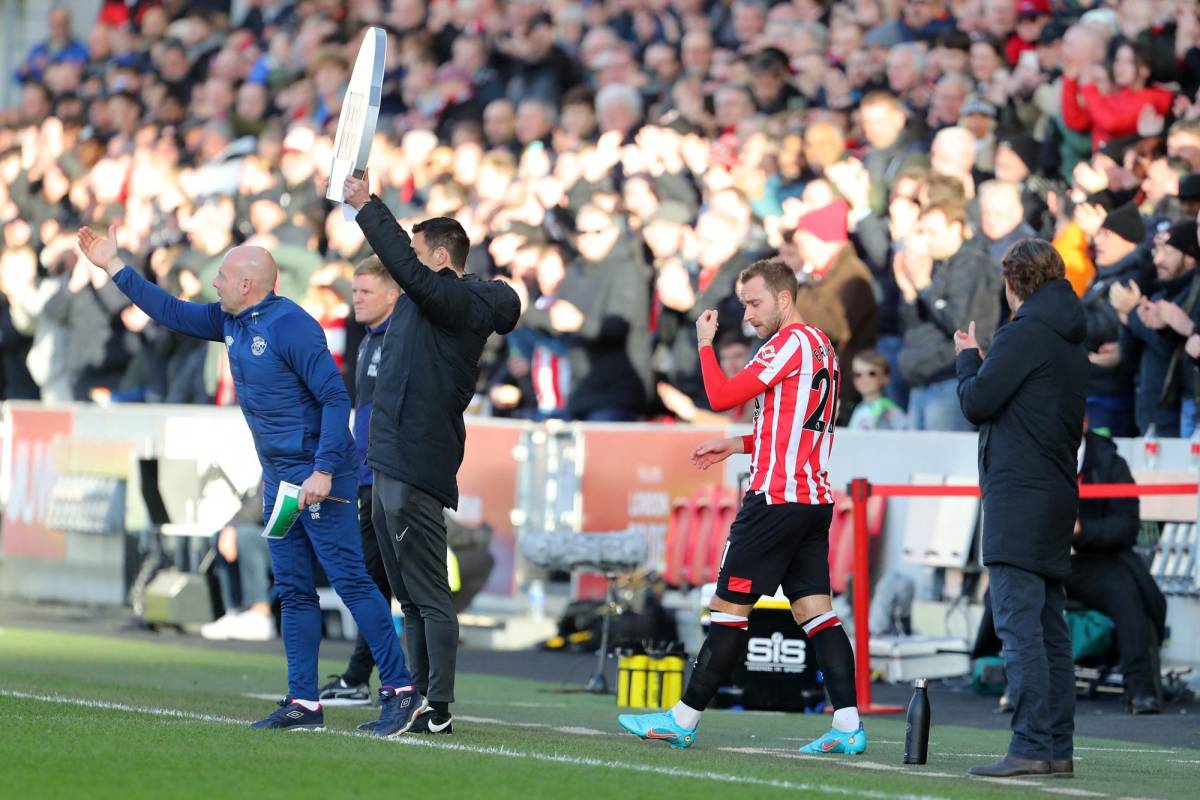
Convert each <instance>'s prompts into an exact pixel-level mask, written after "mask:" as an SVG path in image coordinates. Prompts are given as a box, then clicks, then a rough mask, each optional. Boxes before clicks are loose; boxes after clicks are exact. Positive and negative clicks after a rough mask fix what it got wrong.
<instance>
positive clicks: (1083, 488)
mask: <svg viewBox="0 0 1200 800" xmlns="http://www.w3.org/2000/svg"><path fill="white" fill-rule="evenodd" d="M1197 494H1200V484H1195V483H1151V484H1136V483H1086V484H1082V485H1080V487H1079V496H1080V498H1082V499H1085V500H1091V499H1099V498H1114V497H1146V496H1162V495H1176V496H1186V495H1193V496H1194V495H1197ZM872 496H876V497H979V496H980V495H979V487H978V486H930V485H922V486H913V485H908V484H899V483H878V484H872V483H870V482H869V481H867V479H866V478H855V479H854V480H852V481H850V500H851V502H853V503H854V591H853V597H852V602H853V603H854V660H855V670H854V676H855V680H856V682H857V689H858V707H859V710H860V711H862V712H864V713H867V714H899V713H901V712H903V711H904V708H903V707H902V706H884V705H875V704H874V703H872V702H871V628H870V616H871V587H870V581H871V568H870V563H869V559H870V549H869V543H870V536H869V534H868V530H867V500H869V499H870V498H871V497H872Z"/></svg>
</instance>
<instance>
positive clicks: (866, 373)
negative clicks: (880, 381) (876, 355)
mask: <svg viewBox="0 0 1200 800" xmlns="http://www.w3.org/2000/svg"><path fill="white" fill-rule="evenodd" d="M878 376H879V370H877V369H856V370H854V377H856V378H875V377H878Z"/></svg>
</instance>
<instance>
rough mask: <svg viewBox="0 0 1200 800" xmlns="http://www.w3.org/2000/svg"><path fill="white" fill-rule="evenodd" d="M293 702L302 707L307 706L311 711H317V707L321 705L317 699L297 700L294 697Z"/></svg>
mask: <svg viewBox="0 0 1200 800" xmlns="http://www.w3.org/2000/svg"><path fill="white" fill-rule="evenodd" d="M292 702H293V703H295V704H296V705H298V706H300V707H301V708H307V709H308V710H309V711H316V710H317V709H319V708H320V707H321V704H320V703H318V702H317V701H316V700H297V699H295V698H292Z"/></svg>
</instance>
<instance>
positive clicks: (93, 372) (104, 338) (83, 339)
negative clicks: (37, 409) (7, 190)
mask: <svg viewBox="0 0 1200 800" xmlns="http://www.w3.org/2000/svg"><path fill="white" fill-rule="evenodd" d="M128 305H129V301H128V300H127V299H126V298H125V295H124V294H122V293H121V290H120V289H118V288H117V287H116V286H113V284H112V283H111V282H110V281H109V280H108V275H107V274H106V273H104V272H103V271H101V270H93V269H92V268H91V265H89V264H88V263H87V261H86V260H84V259H78V261H77V262H76V264H75V266H74V268H73V269H72V270H71V275H70V278H69V279H68V280H67V282H66V285H65V286H63V288H62V289H61V290H60V291H59V293H58V294H57V295H55V296H54V297H52V298H51V299H50V300H49V301H47V303H46V305H45V306H44V307H43V309H42V318H43V319H45V320H46V321H47V322H49V323H50V324H51V325H61V326H63V329H64V337H63V341H64V347H63V352H64V354H65V356H66V359H65V362H66V363H65V364H64V372H65V373H66V375H67V378H68V380H69V381H70V384H71V396H72V399H74V400H88V399H90V398H91V397H92V390H94V389H102V390H104V391H106V392H108V393H110V394H111V393H112V391H113V390H114V389H116V388H117V387H118V385H119V384H120V381H121V377H122V376H123V375H124V374H125V368H126V367H127V366H128V365H129V360H130V358H131V357H132V352H131V350H132V349H133V348H135V347H136V339H137V337H136V334H134V333H133V332H132V331H130V330H129V329H128V328H127V327H126V323H125V321H124V319H122V312H123V311H124V310H125V308H126V307H127V306H128Z"/></svg>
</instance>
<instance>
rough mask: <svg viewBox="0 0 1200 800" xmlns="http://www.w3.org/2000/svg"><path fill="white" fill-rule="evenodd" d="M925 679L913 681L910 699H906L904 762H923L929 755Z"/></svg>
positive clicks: (927, 694)
mask: <svg viewBox="0 0 1200 800" xmlns="http://www.w3.org/2000/svg"><path fill="white" fill-rule="evenodd" d="M926 683H927V682H926V680H925V679H924V678H917V679H916V680H915V681H913V688H914V691H913V696H912V700H909V701H908V718H907V720H906V721H905V724H904V763H905V764H924V763H925V759H926V757H927V756H928V755H929V693H928V692H927V690H926V688H925V687H926Z"/></svg>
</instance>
